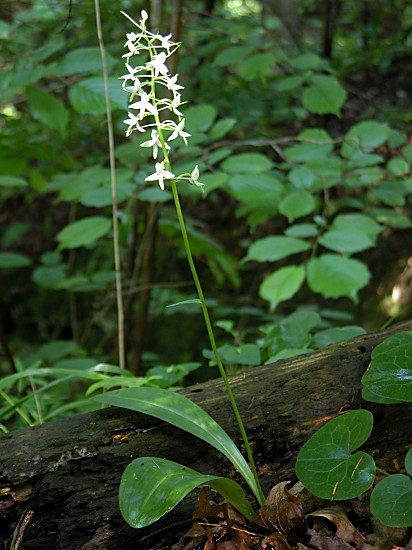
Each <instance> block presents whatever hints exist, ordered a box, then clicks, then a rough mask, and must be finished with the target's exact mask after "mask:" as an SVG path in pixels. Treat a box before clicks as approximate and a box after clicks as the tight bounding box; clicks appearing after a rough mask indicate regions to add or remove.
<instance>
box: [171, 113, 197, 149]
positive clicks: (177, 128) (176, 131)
mask: <svg viewBox="0 0 412 550" xmlns="http://www.w3.org/2000/svg"><path fill="white" fill-rule="evenodd" d="M184 126H185V119H184V118H182V120H181V121H180V122H179V124H175V129H174V130H173V133H172V134H171V135H170V136H169V138H168V140H167V141H172V140H174V139H176V138H177V137H178V136H180V137H181V138H182V139H183V141H184V142H185V145H187V139H186V138H188V137H190V136H191V135H192V134H188V133H187V132H185V131H184V130H183V128H184Z"/></svg>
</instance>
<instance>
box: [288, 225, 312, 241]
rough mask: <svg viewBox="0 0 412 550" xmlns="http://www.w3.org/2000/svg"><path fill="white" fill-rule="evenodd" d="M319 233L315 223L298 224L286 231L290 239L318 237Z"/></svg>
mask: <svg viewBox="0 0 412 550" xmlns="http://www.w3.org/2000/svg"><path fill="white" fill-rule="evenodd" d="M318 233H319V229H318V227H317V226H316V225H315V224H314V223H296V224H295V225H291V226H290V227H288V228H287V229H286V231H285V235H287V236H288V237H296V238H298V237H316V235H317V234H318Z"/></svg>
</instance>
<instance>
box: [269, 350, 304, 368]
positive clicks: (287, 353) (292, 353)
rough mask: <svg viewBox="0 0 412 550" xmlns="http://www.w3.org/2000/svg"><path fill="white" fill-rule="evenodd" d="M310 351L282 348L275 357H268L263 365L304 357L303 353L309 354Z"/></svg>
mask: <svg viewBox="0 0 412 550" xmlns="http://www.w3.org/2000/svg"><path fill="white" fill-rule="evenodd" d="M312 351H313V350H312V349H309V348H284V349H282V351H279V352H278V353H276V354H275V355H272V356H271V357H269V359H268V360H267V361H265V365H270V364H271V363H276V361H280V360H281V359H290V358H291V357H297V356H298V355H304V354H305V353H310V352H312Z"/></svg>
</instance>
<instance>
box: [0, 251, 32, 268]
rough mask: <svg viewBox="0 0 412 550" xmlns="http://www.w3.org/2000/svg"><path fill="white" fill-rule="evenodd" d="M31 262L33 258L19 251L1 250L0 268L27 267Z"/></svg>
mask: <svg viewBox="0 0 412 550" xmlns="http://www.w3.org/2000/svg"><path fill="white" fill-rule="evenodd" d="M30 264H31V258H29V256H26V254H20V253H19V252H0V268H4V267H27V266H28V265H30Z"/></svg>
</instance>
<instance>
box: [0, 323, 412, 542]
mask: <svg viewBox="0 0 412 550" xmlns="http://www.w3.org/2000/svg"><path fill="white" fill-rule="evenodd" d="M402 330H412V321H409V322H405V323H401V324H398V325H396V326H393V327H391V328H389V329H386V330H383V331H379V332H376V333H372V334H368V335H365V336H361V337H359V338H355V339H353V340H350V341H346V342H343V343H341V344H337V345H335V346H329V347H327V348H324V349H322V350H320V351H318V352H315V353H313V354H310V355H305V356H299V357H296V358H294V359H290V360H285V361H282V362H279V363H277V364H276V365H273V366H265V367H259V368H251V369H248V370H247V371H246V372H245V373H244V374H242V375H240V376H237V377H234V378H232V385H233V390H234V393H235V396H236V399H237V402H238V405H239V409H240V411H241V413H242V415H243V418H244V422H245V426H246V429H247V432H248V435H249V437H250V439H251V441H252V446H253V448H254V455H255V459H256V462H257V465H258V468H259V469H260V472H261V475H262V485H263V488H264V490H265V492H267V491H268V490H269V489H270V487H272V486H273V485H274V484H275V483H277V482H279V481H282V480H286V479H294V477H293V465H294V461H295V458H296V454H297V452H298V450H299V448H300V447H301V445H302V444H303V443H304V442H305V441H306V440H307V438H308V435H309V434H310V433H312V432H313V431H314V430H315V429H316V428H317V427H318V426H320V425H321V424H322V423H323V422H324V421H325V420H326V419H328V418H330V417H333V416H334V415H336V414H337V413H338V412H339V411H341V410H342V408H344V407H348V408H349V409H357V408H360V407H362V408H367V409H369V410H371V411H372V412H374V414H375V428H374V432H373V434H372V437H371V438H370V440H369V442H368V443H367V445H366V446H365V448H366V449H367V450H369V452H371V453H372V454H373V455H374V457H375V459H378V458H379V457H382V459H384V461H385V462H386V464H389V467H390V464H391V463H392V461H393V460H395V461H396V460H398V461H402V457H403V456H404V454H405V449H406V448H407V447H408V446H410V443H411V441H410V434H411V433H412V415H411V414H410V410H411V407H410V405H409V404H402V405H390V406H380V405H374V404H371V403H366V402H363V401H362V398H361V392H360V379H361V377H362V374H363V373H364V372H365V370H366V368H367V366H368V364H369V361H370V353H371V351H372V349H373V348H374V347H375V346H376V345H377V344H379V343H380V342H381V341H382V340H384V339H385V338H386V337H387V336H389V335H391V334H393V333H395V332H399V331H402ZM184 393H185V394H186V395H188V396H189V397H190V398H191V399H193V401H195V402H196V403H198V404H199V405H200V406H201V407H202V408H204V409H205V410H206V411H207V412H208V413H209V414H211V416H213V417H214V418H215V419H216V420H217V421H218V422H219V423H220V424H221V425H222V427H223V428H224V429H225V430H226V431H227V432H228V433H229V434H230V435H231V436H232V437H233V438H234V440H235V441H236V442H238V443H239V441H240V438H239V435H238V430H237V428H236V424H235V420H234V417H233V414H232V413H231V410H230V405H229V402H228V399H227V398H226V395H225V392H224V387H223V384H222V382H221V381H219V380H214V381H211V382H208V383H204V384H199V385H197V386H192V387H190V388H187V389H186V390H185V391H184ZM394 426H396V430H394V429H393V428H394ZM138 456H159V457H163V458H168V459H169V460H175V461H177V462H181V463H182V464H185V465H187V466H190V467H192V468H195V469H198V470H199V471H203V472H208V473H212V474H220V475H222V474H223V475H230V476H235V477H236V478H237V479H239V478H238V476H237V475H236V473H235V472H234V471H233V469H232V468H231V465H230V463H229V462H228V461H227V460H226V459H224V458H223V457H222V456H221V455H220V454H219V453H218V452H217V451H215V450H214V449H213V448H211V447H210V446H208V445H207V444H205V443H203V442H201V441H199V440H197V439H195V438H193V437H192V436H190V435H188V434H186V433H185V432H182V431H181V430H178V429H176V428H173V427H171V426H168V425H166V424H164V423H161V422H159V421H157V420H155V419H152V418H150V417H147V416H144V415H140V414H137V413H131V412H129V411H125V410H122V409H117V408H109V409H105V410H101V411H98V412H94V413H89V414H85V415H79V416H75V417H72V418H69V419H65V420H60V421H57V422H53V423H50V424H46V425H43V426H40V427H36V428H30V429H24V430H20V431H18V432H14V433H10V434H6V435H4V436H2V437H0V541H1V542H3V543H4V548H9V547H10V543H11V540H12V536H13V531H14V530H15V529H16V526H17V525H18V523H19V521H20V520H21V519H24V518H25V517H27V514H28V513H29V512H32V513H33V514H30V517H31V523H30V525H28V527H27V529H26V530H25V532H24V537H23V541H22V544H21V548H23V549H39V548H42V550H44V549H53V550H59V549H65V550H66V549H68V550H72V549H78V548H82V549H86V550H92V549H94V548H96V549H97V548H99V549H104V550H117V549H124V548H155V546H151V544H150V538H148V537H150V535H151V533H153V532H158V531H159V530H162V529H168V530H170V529H176V532H177V533H178V532H179V531H180V532H184V531H186V530H187V527H188V526H187V524H186V525H179V522H185V521H186V522H187V521H188V520H190V517H191V513H192V511H193V506H194V503H195V499H196V496H195V495H193V496H190V497H189V498H187V499H185V501H184V502H183V503H182V504H181V505H179V506H178V507H177V508H176V509H175V510H174V511H173V512H171V513H170V514H168V515H167V516H165V517H164V518H162V519H161V520H160V521H159V522H158V523H157V524H156V525H154V526H151V527H150V528H147V529H143V530H134V529H132V528H130V527H129V526H128V525H126V524H125V523H124V521H123V519H122V517H121V515H120V512H119V510H118V505H117V491H118V485H119V480H120V477H121V474H122V471H123V469H124V468H125V466H126V465H127V464H128V463H129V462H130V461H131V460H132V459H134V458H136V457H138ZM401 463H402V462H401ZM163 550H165V549H164V548H163Z"/></svg>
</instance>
